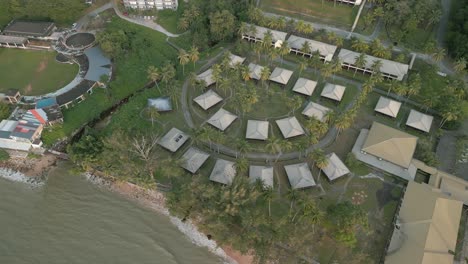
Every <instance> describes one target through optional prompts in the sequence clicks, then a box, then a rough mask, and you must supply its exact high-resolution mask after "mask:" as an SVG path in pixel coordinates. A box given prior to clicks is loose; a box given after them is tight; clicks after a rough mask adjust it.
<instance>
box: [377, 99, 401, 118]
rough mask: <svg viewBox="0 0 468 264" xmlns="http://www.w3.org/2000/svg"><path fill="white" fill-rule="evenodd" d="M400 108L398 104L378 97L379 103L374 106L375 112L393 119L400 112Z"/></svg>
mask: <svg viewBox="0 0 468 264" xmlns="http://www.w3.org/2000/svg"><path fill="white" fill-rule="evenodd" d="M400 107H401V103H400V102H398V101H395V100H391V99H388V98H387V97H383V96H380V99H379V102H377V105H376V106H375V111H376V112H379V113H381V114H384V115H387V116H390V117H394V118H395V117H397V115H398V112H399V111H400Z"/></svg>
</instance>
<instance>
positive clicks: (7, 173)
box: [0, 168, 44, 187]
mask: <svg viewBox="0 0 468 264" xmlns="http://www.w3.org/2000/svg"><path fill="white" fill-rule="evenodd" d="M0 177H1V178H3V179H6V180H9V181H14V182H21V183H26V184H28V185H30V186H32V187H40V186H42V185H44V181H43V180H41V179H39V178H32V177H28V176H26V175H24V174H23V173H21V172H19V171H15V170H12V169H9V168H0Z"/></svg>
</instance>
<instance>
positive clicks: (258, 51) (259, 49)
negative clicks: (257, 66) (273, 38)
mask: <svg viewBox="0 0 468 264" xmlns="http://www.w3.org/2000/svg"><path fill="white" fill-rule="evenodd" d="M262 50H263V47H262V46H261V45H255V46H254V47H253V51H254V52H255V54H257V57H258V61H260V55H261V54H262Z"/></svg>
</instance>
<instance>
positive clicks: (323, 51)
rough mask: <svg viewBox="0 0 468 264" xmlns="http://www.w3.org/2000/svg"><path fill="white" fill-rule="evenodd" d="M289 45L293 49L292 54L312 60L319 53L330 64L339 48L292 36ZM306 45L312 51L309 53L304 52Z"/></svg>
mask: <svg viewBox="0 0 468 264" xmlns="http://www.w3.org/2000/svg"><path fill="white" fill-rule="evenodd" d="M288 43H289V47H290V48H291V49H290V52H291V53H294V54H296V55H302V56H306V57H309V58H310V57H312V56H313V54H314V52H318V54H319V55H320V59H321V60H323V61H325V62H329V61H331V60H332V58H333V54H335V51H336V49H337V47H336V46H334V45H330V44H327V43H323V42H319V41H315V40H312V39H306V38H302V37H298V36H295V35H291V36H290V37H289V38H288ZM304 43H307V44H304ZM304 45H308V47H309V48H310V50H308V51H307V50H304V49H303V47H304Z"/></svg>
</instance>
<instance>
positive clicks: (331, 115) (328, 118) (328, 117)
mask: <svg viewBox="0 0 468 264" xmlns="http://www.w3.org/2000/svg"><path fill="white" fill-rule="evenodd" d="M335 118H336V113H335V111H333V110H328V111H327V112H326V113H325V115H324V121H325V122H326V123H327V124H331V123H333V122H335Z"/></svg>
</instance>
